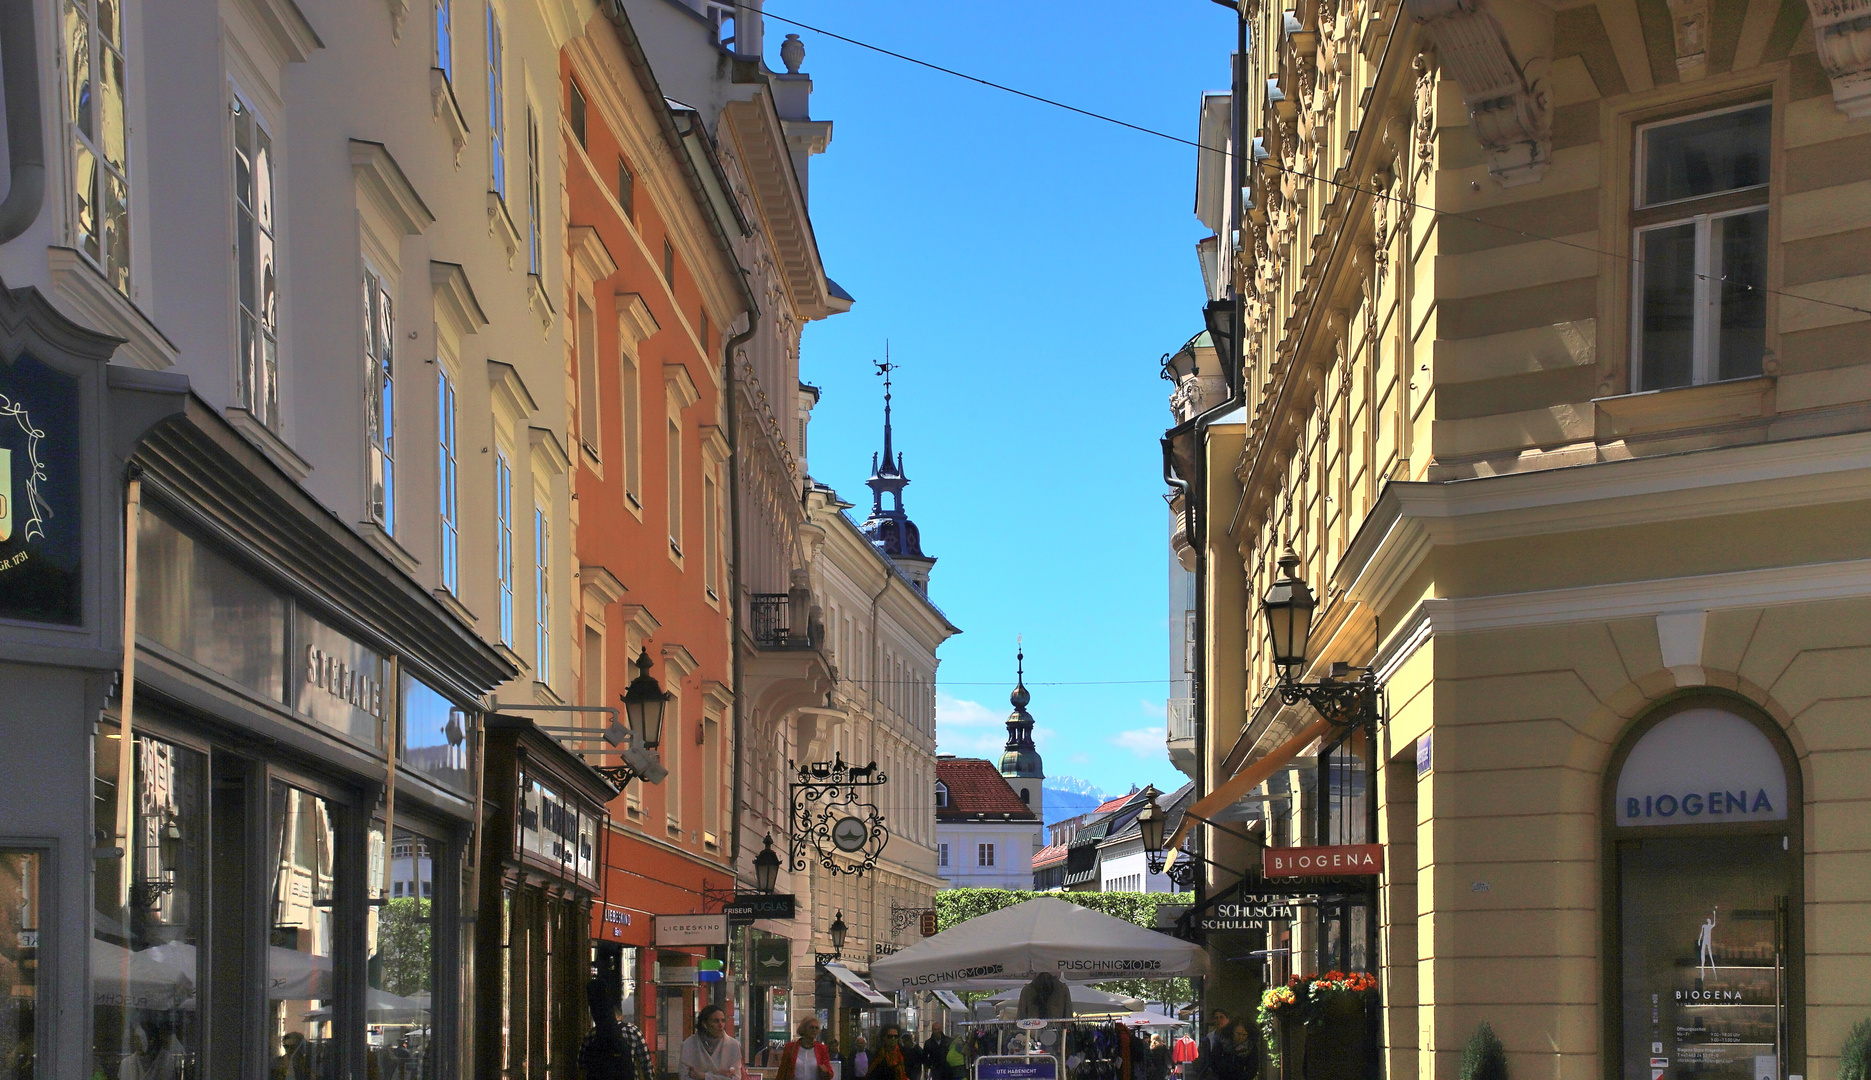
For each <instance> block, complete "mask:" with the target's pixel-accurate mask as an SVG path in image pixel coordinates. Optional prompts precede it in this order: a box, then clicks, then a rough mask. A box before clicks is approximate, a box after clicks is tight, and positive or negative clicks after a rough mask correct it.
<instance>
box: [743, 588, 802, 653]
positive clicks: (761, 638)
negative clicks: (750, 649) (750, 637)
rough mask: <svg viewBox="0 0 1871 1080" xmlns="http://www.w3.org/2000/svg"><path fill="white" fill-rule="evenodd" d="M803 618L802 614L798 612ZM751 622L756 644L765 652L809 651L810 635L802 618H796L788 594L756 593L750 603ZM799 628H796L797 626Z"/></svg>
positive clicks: (749, 619)
mask: <svg viewBox="0 0 1871 1080" xmlns="http://www.w3.org/2000/svg"><path fill="white" fill-rule="evenodd" d="M799 614H801V615H802V616H803V614H804V613H803V612H802V613H799ZM748 615H749V618H748V623H749V625H750V626H751V627H752V629H753V633H754V644H755V645H757V646H759V647H760V648H762V649H810V648H811V647H812V640H811V636H810V634H809V633H808V629H807V627H806V625H805V623H806V620H805V619H804V618H803V617H801V618H798V619H795V618H794V617H793V616H794V612H793V610H792V596H791V595H790V594H788V593H755V594H754V595H753V598H752V599H751V600H750V601H749V612H748ZM795 622H796V623H798V625H796V626H795V625H794V623H795Z"/></svg>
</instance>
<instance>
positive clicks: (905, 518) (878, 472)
mask: <svg viewBox="0 0 1871 1080" xmlns="http://www.w3.org/2000/svg"><path fill="white" fill-rule="evenodd" d="M895 370H896V367H895V365H893V364H891V363H890V353H889V349H888V348H887V347H886V349H885V351H884V360H883V363H881V364H878V365H877V373H878V374H879V375H882V376H883V377H884V449H883V454H882V455H881V456H880V455H877V454H872V455H871V476H870V479H869V480H866V481H864V483H865V486H867V487H869V488H870V489H871V516H870V517H868V518H866V519H865V520H864V524H863V525H861V526H859V528H861V529H862V530H863V532H864V535H865V536H867V537H869V538H870V542H871V543H872V544H874V545H876V547H877V550H878V551H881V552H883V553H884V555H885V556H886V557H887V558H889V560H890V561H891V562H893V563H895V564H896V565H897V569H899V570H901V571H903V576H904V577H907V578H909V579H910V582H911V583H912V584H914V585H915V586H916V587H917V588H918V589H920V590H921V591H922V592H923V594H924V595H927V594H928V592H929V571H930V570H931V569H932V568H933V567H934V566H935V562H936V561H935V559H934V557H932V556H929V555H924V554H923V549H922V533H921V532H920V531H919V530H918V529H917V528H916V523H915V522H913V521H911V520H910V518H909V515H908V514H907V513H905V512H904V510H903V489H904V488H905V487H908V486H909V482H910V478H909V477H908V476H905V475H904V473H903V455H902V454H900V453H896V451H895V449H894V447H892V445H891V431H890V373H891V372H892V371H895ZM885 496H889V500H890V504H889V506H888V507H886V506H885V505H884V497H885Z"/></svg>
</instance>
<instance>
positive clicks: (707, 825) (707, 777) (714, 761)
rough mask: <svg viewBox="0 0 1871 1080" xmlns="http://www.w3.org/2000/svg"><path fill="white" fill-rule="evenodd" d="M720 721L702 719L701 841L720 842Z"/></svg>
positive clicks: (707, 718) (707, 717)
mask: <svg viewBox="0 0 1871 1080" xmlns="http://www.w3.org/2000/svg"><path fill="white" fill-rule="evenodd" d="M721 796H722V791H721V721H720V720H719V719H718V718H716V717H713V716H704V717H703V718H702V840H703V842H704V843H708V844H719V843H720V842H721V840H720V838H721Z"/></svg>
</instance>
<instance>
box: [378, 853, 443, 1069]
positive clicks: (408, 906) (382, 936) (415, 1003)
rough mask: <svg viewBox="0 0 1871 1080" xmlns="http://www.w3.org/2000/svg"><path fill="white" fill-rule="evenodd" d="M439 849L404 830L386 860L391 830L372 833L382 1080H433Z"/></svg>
mask: <svg viewBox="0 0 1871 1080" xmlns="http://www.w3.org/2000/svg"><path fill="white" fill-rule="evenodd" d="M437 846H438V845H437V842H436V841H434V840H431V839H430V838H428V837H426V836H420V835H417V834H415V833H412V832H409V831H407V830H404V829H397V830H396V839H395V841H394V842H393V843H392V844H391V845H390V849H389V852H388V854H389V860H388V862H387V864H386V863H385V861H384V858H383V856H384V849H383V823H382V822H380V821H379V822H375V823H373V824H372V825H371V830H370V848H371V870H372V874H371V877H372V895H373V896H377V897H380V898H382V903H381V904H372V905H370V906H369V907H367V908H366V909H365V915H364V954H365V957H366V960H365V973H366V978H367V981H368V983H369V987H368V989H366V990H365V992H364V1025H365V1026H364V1045H365V1047H366V1053H367V1054H368V1055H369V1059H370V1069H369V1075H370V1076H371V1077H374V1078H377V1080H429V1078H432V1077H434V1076H435V1070H436V1059H435V1055H434V1054H432V1053H431V1052H430V1036H431V1032H432V1022H433V1013H432V1011H431V1001H432V1000H433V998H432V994H433V990H434V986H435V900H436V897H435V851H436V848H437Z"/></svg>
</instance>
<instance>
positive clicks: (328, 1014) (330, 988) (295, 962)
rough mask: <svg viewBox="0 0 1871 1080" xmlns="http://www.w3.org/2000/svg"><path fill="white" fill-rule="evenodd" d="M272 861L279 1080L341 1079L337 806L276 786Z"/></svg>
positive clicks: (274, 1058)
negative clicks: (336, 1033)
mask: <svg viewBox="0 0 1871 1080" xmlns="http://www.w3.org/2000/svg"><path fill="white" fill-rule="evenodd" d="M270 803H271V805H270V807H269V814H268V822H269V825H270V832H269V845H268V857H269V860H270V861H271V862H272V864H273V865H274V866H276V867H278V869H277V870H276V871H275V876H274V881H273V888H272V897H271V904H272V911H271V917H270V919H271V921H270V923H269V926H270V930H269V940H268V946H269V947H268V948H267V950H266V971H267V984H268V986H269V988H270V989H269V990H268V991H267V1032H266V1037H267V1057H268V1058H269V1059H270V1060H269V1066H268V1068H269V1071H270V1074H271V1076H272V1077H274V1078H276V1080H337V1078H338V1076H339V1073H340V1066H341V1063H340V1062H339V1060H338V1054H337V1049H336V1047H337V1043H336V1042H335V1041H334V1040H333V1037H332V1026H333V1025H332V1005H333V1000H332V999H333V997H334V994H335V987H334V985H333V979H332V964H331V953H332V932H333V928H334V926H333V922H334V920H333V911H334V905H335V903H336V898H337V879H336V877H335V869H336V868H335V866H334V865H333V864H334V855H335V852H336V846H337V835H336V831H335V829H334V827H333V822H334V818H335V808H334V807H333V805H332V804H331V803H330V802H328V801H326V800H324V799H321V798H319V797H318V796H316V795H312V794H310V793H308V792H305V791H301V790H299V789H298V788H295V787H288V786H287V785H285V784H282V783H279V782H278V781H275V782H274V783H273V789H272V798H271V799H270Z"/></svg>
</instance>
